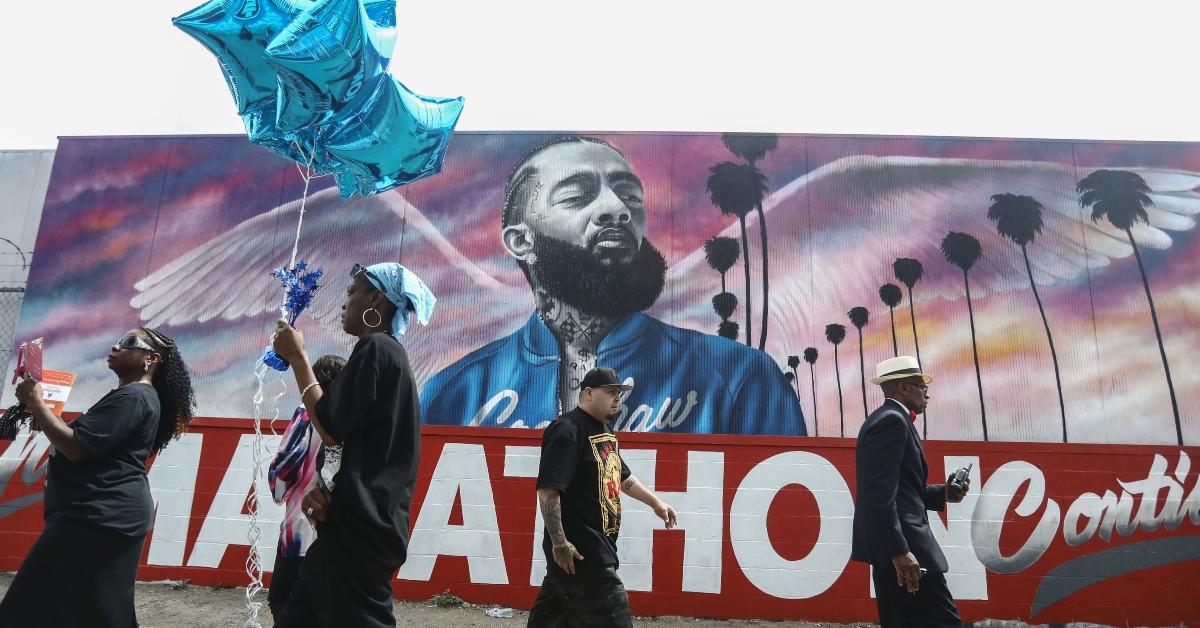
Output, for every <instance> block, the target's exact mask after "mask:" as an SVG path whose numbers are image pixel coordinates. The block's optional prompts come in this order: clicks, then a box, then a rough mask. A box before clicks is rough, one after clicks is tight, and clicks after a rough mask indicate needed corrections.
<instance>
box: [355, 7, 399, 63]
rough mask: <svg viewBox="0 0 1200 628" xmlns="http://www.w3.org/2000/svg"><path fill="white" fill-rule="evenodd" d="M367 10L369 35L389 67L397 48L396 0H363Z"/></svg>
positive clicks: (372, 43)
mask: <svg viewBox="0 0 1200 628" xmlns="http://www.w3.org/2000/svg"><path fill="white" fill-rule="evenodd" d="M363 9H364V10H366V12H367V22H368V25H369V28H368V29H367V36H368V37H370V38H371V45H372V46H374V47H375V51H376V52H378V53H379V56H380V57H381V58H382V60H383V67H385V68H386V67H387V66H388V64H389V63H390V62H391V60H392V51H393V50H395V49H396V0H363Z"/></svg>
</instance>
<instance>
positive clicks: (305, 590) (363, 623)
mask: <svg viewBox="0 0 1200 628" xmlns="http://www.w3.org/2000/svg"><path fill="white" fill-rule="evenodd" d="M336 540H337V539H336V537H334V535H332V534H326V533H325V531H324V530H322V531H321V533H320V534H319V535H318V536H317V540H315V541H313V544H312V545H311V546H310V547H309V548H308V553H307V554H305V556H304V560H303V561H302V562H301V563H300V573H299V575H298V576H297V578H296V582H295V584H294V585H293V586H292V592H291V595H289V596H288V601H287V606H286V607H285V608H284V609H283V614H282V617H281V618H280V619H279V620H278V621H277V622H275V628H310V627H311V628H317V627H320V628H326V627H328V628H342V627H343V626H345V627H347V628H349V627H351V626H352V627H353V628H390V627H392V626H395V625H396V616H395V615H394V614H393V611H392V578H393V577H394V576H395V575H396V568H394V567H393V568H388V567H387V566H385V565H384V566H381V565H380V563H379V561H377V560H371V558H372V557H365V556H356V555H354V554H353V553H351V551H349V549H348V548H346V547H344V546H341V545H338V544H337V543H336ZM331 541H334V542H331Z"/></svg>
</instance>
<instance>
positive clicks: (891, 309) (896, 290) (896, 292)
mask: <svg viewBox="0 0 1200 628" xmlns="http://www.w3.org/2000/svg"><path fill="white" fill-rule="evenodd" d="M903 298H904V293H902V292H900V286H897V285H896V284H894V283H885V284H883V285H882V286H879V300H880V301H883V304H884V305H886V306H888V315H889V316H890V317H891V319H892V357H896V356H898V355H900V345H899V344H897V343H896V306H897V305H900V299H903Z"/></svg>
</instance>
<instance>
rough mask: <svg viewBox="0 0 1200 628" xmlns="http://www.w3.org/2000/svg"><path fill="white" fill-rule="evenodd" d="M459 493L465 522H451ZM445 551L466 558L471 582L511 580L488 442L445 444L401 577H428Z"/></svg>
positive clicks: (431, 480)
mask: <svg viewBox="0 0 1200 628" xmlns="http://www.w3.org/2000/svg"><path fill="white" fill-rule="evenodd" d="M455 497H458V498H459V499H460V500H462V520H463V522H462V524H461V525H451V524H450V512H451V510H452V509H453V508H454V499H455ZM440 555H446V556H466V557H467V570H468V571H469V572H470V576H471V582H474V583H477V584H508V573H507V571H506V570H505V568H504V552H503V551H502V550H501V548H500V526H499V524H498V523H497V521H496V500H495V498H494V497H493V496H492V481H491V477H490V476H489V475H488V468H487V459H486V458H485V457H484V453H483V445H471V444H467V443H446V446H445V447H444V448H442V454H441V456H440V457H438V462H437V466H436V467H435V468H434V470H433V477H431V478H430V480H429V491H428V492H426V493H425V501H424V502H423V503H422V504H421V512H420V514H419V515H417V523H416V525H414V526H413V530H412V538H411V540H410V541H409V543H408V560H407V562H405V563H404V566H403V567H401V568H400V573H399V575H398V577H399V578H403V579H405V580H422V581H424V580H429V578H430V577H431V576H432V575H433V565H434V563H435V562H436V561H437V557H438V556H440Z"/></svg>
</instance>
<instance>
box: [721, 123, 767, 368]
mask: <svg viewBox="0 0 1200 628" xmlns="http://www.w3.org/2000/svg"><path fill="white" fill-rule="evenodd" d="M721 141H722V142H724V143H725V147H726V148H728V149H729V152H731V153H733V154H734V155H737V156H738V157H741V158H742V159H744V160H746V163H747V164H749V165H750V167H751V168H752V169H754V171H755V172H758V174H759V176H760V177H762V181H763V193H764V194H765V193H766V180H767V178H766V176H764V175H763V174H762V173H761V172H760V171H759V170H758V160H760V159H762V158H763V157H765V156H766V154H767V153H769V152H771V151H773V150H775V149H776V148H777V147H778V146H779V136H778V135H775V134H774V133H724V134H722V135H721ZM755 209H756V210H758V234H759V237H760V238H761V239H762V303H763V306H762V320H761V321H760V322H759V327H758V348H759V349H763V348H764V347H766V346H767V314H768V312H769V311H770V309H771V300H770V279H769V277H770V271H769V266H768V265H767V262H768V258H767V216H766V214H765V213H763V206H762V196H761V195H760V196H759V199H758V203H757V204H756V205H755ZM743 233H744V232H743ZM747 335H749V331H747Z"/></svg>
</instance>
